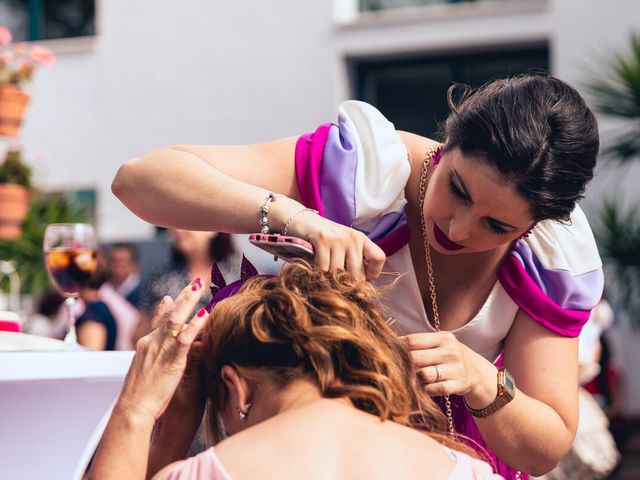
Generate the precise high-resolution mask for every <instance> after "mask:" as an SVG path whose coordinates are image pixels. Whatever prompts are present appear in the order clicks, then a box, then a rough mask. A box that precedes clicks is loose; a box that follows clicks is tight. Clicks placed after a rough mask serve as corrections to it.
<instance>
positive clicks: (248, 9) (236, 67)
mask: <svg viewBox="0 0 640 480" xmlns="http://www.w3.org/2000/svg"><path fill="white" fill-rule="evenodd" d="M100 6H101V9H100V10H101V12H100V13H101V15H100V19H99V30H100V36H99V37H98V39H97V44H96V46H95V48H93V49H88V50H87V51H82V52H76V53H62V54H60V55H59V58H58V65H56V67H55V68H53V69H51V70H45V69H41V70H40V71H39V72H38V74H37V79H36V82H35V84H34V89H33V90H34V92H33V101H32V103H31V105H30V106H29V112H28V117H27V120H26V125H25V128H24V135H23V142H24V145H25V149H26V151H27V152H28V153H31V154H32V156H36V155H37V154H38V153H39V152H42V153H43V154H44V155H45V157H46V158H45V159H43V160H40V161H39V162H38V164H37V165H36V168H37V170H38V175H39V176H40V179H41V181H42V182H43V183H44V184H45V185H46V186H47V187H49V188H56V187H60V186H66V185H69V184H72V185H82V186H86V185H89V186H96V187H97V188H98V190H99V196H100V198H99V202H100V203H99V229H100V235H101V237H102V238H103V239H112V238H124V237H127V238H140V237H145V236H148V235H150V232H151V230H150V228H149V226H147V225H146V224H144V223H143V222H141V221H140V220H138V219H137V218H136V217H134V216H133V215H131V214H130V213H129V212H128V211H127V210H126V209H125V208H124V207H123V206H122V205H121V204H120V203H119V202H118V201H117V200H116V199H115V198H114V197H113V196H112V195H111V192H110V188H109V184H110V180H111V179H112V178H113V175H114V173H115V171H116V169H117V167H118V165H119V164H120V163H122V162H123V161H124V160H126V159H128V158H130V157H133V156H136V155H139V154H141V153H144V152H146V151H148V150H150V149H153V148H156V147H159V146H163V145H167V144H172V143H246V142H257V141H261V140H266V139H270V138H274V137H280V136H287V135H293V134H296V133H299V132H301V131H303V130H305V129H308V128H312V127H313V126H314V125H315V124H316V123H318V122H320V121H321V120H323V119H326V118H330V117H333V110H334V108H333V106H334V105H335V103H336V99H335V98H334V96H333V92H334V90H335V88H334V87H333V86H332V85H331V84H330V82H331V78H332V77H331V69H332V67H333V64H332V63H331V50H330V49H329V48H328V46H327V45H328V40H329V37H330V34H331V28H332V27H331V9H330V8H329V7H330V6H329V5H328V4H326V5H325V3H324V2H306V7H305V8H304V9H301V8H300V6H299V2H297V1H295V0H286V1H285V0H278V1H277V2H263V1H255V0H254V1H245V2H233V1H230V0H229V1H221V0H218V1H210V0H191V1H189V2H173V1H167V0H164V1H153V0H135V1H125V0H109V1H104V0H103V1H101V2H100ZM292 13H293V15H292Z"/></svg>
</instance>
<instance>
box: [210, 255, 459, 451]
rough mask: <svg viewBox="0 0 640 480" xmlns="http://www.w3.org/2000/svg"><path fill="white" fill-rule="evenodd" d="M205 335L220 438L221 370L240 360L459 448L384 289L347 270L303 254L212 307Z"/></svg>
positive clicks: (256, 373) (213, 429)
mask: <svg viewBox="0 0 640 480" xmlns="http://www.w3.org/2000/svg"><path fill="white" fill-rule="evenodd" d="M203 342H204V347H205V348H204V352H206V353H205V358H204V359H203V365H204V369H205V376H206V380H205V381H206V384H207V386H208V405H207V424H208V425H207V427H208V428H209V429H210V434H211V436H212V437H213V441H214V442H218V441H220V440H221V439H222V438H223V432H222V431H221V426H220V424H219V422H218V419H217V415H216V412H219V411H220V410H221V409H222V408H223V406H224V405H225V402H226V400H227V391H226V388H225V387H224V383H223V381H222V379H221V376H220V371H221V369H222V367H223V366H224V365H233V366H234V367H236V368H237V369H238V370H239V371H240V372H241V373H242V374H243V375H245V376H246V377H247V378H249V379H252V378H254V379H255V378H264V377H263V375H266V378H268V380H269V381H271V382H273V384H274V385H275V386H276V387H277V388H284V387H286V386H287V385H288V384H290V383H291V382H292V381H293V380H296V379H306V380H309V381H311V382H313V383H314V384H315V385H317V387H318V388H319V389H320V392H321V395H322V396H323V397H326V398H341V397H346V398H349V399H350V400H351V402H352V404H353V405H354V406H355V407H356V408H358V409H360V410H363V411H365V412H368V413H371V414H373V415H376V416H378V417H380V419H381V420H391V421H393V422H396V423H399V424H401V425H406V426H411V427H414V428H418V429H420V430H422V431H424V432H426V433H428V434H429V435H430V436H432V437H435V438H437V439H438V440H439V441H441V442H442V443H445V444H448V445H450V446H453V447H454V448H461V446H460V445H459V444H457V443H454V442H453V441H451V440H450V439H449V438H448V437H447V435H446V432H447V422H446V418H445V416H444V415H443V413H442V412H441V410H440V409H439V408H438V407H437V406H436V404H435V403H434V402H433V400H431V399H430V398H429V397H428V396H426V395H425V394H424V393H423V392H422V391H421V389H420V386H419V383H418V379H417V377H416V374H415V371H416V370H415V367H414V364H413V362H412V359H411V355H410V353H409V351H408V349H407V347H406V345H405V343H404V342H403V341H402V339H400V338H399V337H398V336H397V335H396V333H395V332H393V330H392V329H391V327H390V326H389V322H388V318H387V317H386V316H385V315H384V313H383V309H382V307H381V304H380V302H379V295H378V292H377V291H376V289H375V288H374V287H373V286H372V285H371V284H370V283H368V282H365V281H358V280H355V279H354V277H353V276H352V275H350V274H349V273H347V272H345V271H337V272H332V273H327V272H321V271H319V270H317V269H315V268H313V267H311V266H309V265H308V264H305V263H302V262H300V263H292V264H288V265H286V266H285V267H284V268H283V269H282V271H281V273H280V274H279V275H278V276H277V277H273V278H264V277H256V278H253V279H251V280H249V281H248V282H247V283H246V284H245V285H244V286H243V287H242V289H241V290H240V291H239V292H238V293H237V294H236V295H234V296H232V297H230V298H227V299H225V300H223V301H221V302H220V303H218V304H217V305H216V306H215V308H214V309H213V311H212V314H211V317H210V320H209V322H208V324H207V325H206V327H205V328H204V331H203ZM462 449H463V450H465V451H467V449H466V448H464V447H462Z"/></svg>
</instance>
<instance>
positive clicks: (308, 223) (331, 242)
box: [288, 212, 386, 281]
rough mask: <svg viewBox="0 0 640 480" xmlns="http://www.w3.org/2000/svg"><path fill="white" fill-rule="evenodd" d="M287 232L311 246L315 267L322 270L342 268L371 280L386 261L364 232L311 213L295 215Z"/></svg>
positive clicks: (360, 277) (361, 277)
mask: <svg viewBox="0 0 640 480" xmlns="http://www.w3.org/2000/svg"><path fill="white" fill-rule="evenodd" d="M288 231H289V233H290V234H291V235H295V236H297V237H300V238H304V239H306V240H307V241H309V242H311V243H312V244H313V247H314V249H315V252H316V256H315V264H316V266H317V267H318V268H320V269H321V270H325V271H328V270H329V271H332V270H336V269H340V268H342V269H345V270H347V271H348V272H349V273H351V274H352V275H354V276H355V277H356V278H358V279H366V280H369V281H372V280H375V279H376V278H378V276H379V275H380V272H381V271H382V266H383V265H384V262H385V260H386V256H385V254H384V252H383V251H382V249H381V248H380V247H379V246H378V245H376V244H375V243H374V242H373V241H372V240H371V239H369V237H367V236H366V235H365V234H364V233H362V232H359V231H357V230H355V229H353V228H350V227H345V226H344V225H340V224H339V223H336V222H333V221H331V220H328V219H326V218H323V217H321V216H320V215H317V214H313V213H311V212H305V213H303V214H300V215H297V216H296V217H295V218H294V219H293V221H292V222H291V224H290V226H289V228H288Z"/></svg>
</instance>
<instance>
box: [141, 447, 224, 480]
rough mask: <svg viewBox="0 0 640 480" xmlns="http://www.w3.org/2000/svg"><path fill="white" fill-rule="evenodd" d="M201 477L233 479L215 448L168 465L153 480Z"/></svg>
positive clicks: (216, 479)
mask: <svg viewBox="0 0 640 480" xmlns="http://www.w3.org/2000/svg"><path fill="white" fill-rule="evenodd" d="M200 478H207V479H210V480H230V479H231V477H230V476H229V474H228V473H227V471H226V470H225V468H224V467H223V465H222V463H221V462H220V460H219V459H218V457H217V455H216V453H215V451H214V449H213V448H208V449H207V450H205V451H204V452H201V453H199V454H198V455H196V456H195V457H190V458H188V459H186V460H181V461H178V462H174V463H172V464H170V465H167V466H166V467H165V468H163V469H162V470H160V471H159V472H158V473H157V474H156V475H155V476H154V477H153V480H197V479H200Z"/></svg>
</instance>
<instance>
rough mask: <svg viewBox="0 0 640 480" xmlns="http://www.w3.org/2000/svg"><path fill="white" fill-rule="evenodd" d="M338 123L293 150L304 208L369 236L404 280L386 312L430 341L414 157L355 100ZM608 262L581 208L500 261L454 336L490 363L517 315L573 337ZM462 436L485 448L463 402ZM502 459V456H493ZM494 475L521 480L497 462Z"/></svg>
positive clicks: (403, 330)
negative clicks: (417, 239) (420, 271)
mask: <svg viewBox="0 0 640 480" xmlns="http://www.w3.org/2000/svg"><path fill="white" fill-rule="evenodd" d="M338 112H339V115H338V123H337V124H331V123H327V124H323V125H320V126H319V127H318V128H317V129H316V130H315V132H313V133H308V134H305V135H302V136H301V137H300V138H299V139H298V142H297V144H296V153H295V155H296V158H295V165H296V177H297V182H298V187H299V190H300V194H301V196H302V200H303V202H304V204H305V205H306V206H307V207H310V208H314V209H316V210H318V211H319V212H320V214H321V215H323V216H325V217H327V218H329V219H331V220H333V221H335V222H338V223H341V224H343V225H347V226H350V227H353V228H355V229H357V230H360V231H361V232H364V233H365V234H367V235H368V236H369V237H370V238H371V239H372V240H374V241H375V242H376V243H377V244H378V245H379V246H380V247H381V248H382V250H384V252H385V253H386V255H387V260H386V263H385V266H384V270H387V271H397V272H401V273H404V275H402V276H401V277H400V279H399V280H398V283H397V285H396V287H395V288H393V289H392V290H390V291H389V292H388V293H386V297H385V305H386V306H387V307H388V308H389V310H390V314H391V315H392V316H393V317H394V318H395V319H396V321H395V323H394V324H393V327H394V329H395V330H396V331H397V332H398V333H399V334H400V335H406V334H409V333H419V332H433V331H434V328H433V326H432V325H431V323H429V320H428V319H427V315H426V313H425V309H424V305H423V302H422V297H421V295H420V289H419V288H418V283H417V280H416V276H415V272H414V270H413V264H412V262H411V254H410V252H409V245H408V242H409V228H408V225H407V219H406V214H405V206H406V203H407V202H406V199H405V195H404V189H405V185H406V184H407V181H408V179H409V174H410V165H409V156H408V152H407V149H406V147H405V145H404V143H403V142H402V140H401V138H400V136H399V135H398V133H397V131H396V130H395V128H394V126H393V124H392V123H391V122H389V121H388V120H387V119H386V118H385V117H384V116H383V115H382V114H381V113H380V112H379V111H378V110H376V109H375V108H374V107H373V106H371V105H368V104H366V103H363V102H357V101H348V102H344V103H342V104H341V106H340V108H339V111H338ZM603 283H604V277H603V272H602V263H601V260H600V256H599V255H598V250H597V248H596V243H595V240H594V237H593V233H592V231H591V228H590V227H589V223H588V222H587V219H586V217H585V215H584V213H583V212H582V210H581V209H580V208H579V207H576V208H575V210H574V211H573V213H572V214H571V221H570V222H568V223H567V224H561V223H558V222H553V221H542V222H539V223H538V224H536V226H535V228H534V229H533V231H532V233H531V234H530V235H529V237H528V238H523V239H521V240H518V241H517V242H516V243H515V244H514V247H513V249H512V251H511V254H510V255H509V256H508V257H507V259H506V260H505V261H504V262H503V264H502V266H501V267H500V270H499V272H498V279H497V281H496V283H495V285H494V286H493V289H492V290H491V293H490V294H489V296H488V298H487V300H486V302H485V303H484V305H483V306H482V308H481V309H480V311H479V312H478V314H477V315H476V316H475V317H474V318H472V319H471V320H470V321H469V322H468V323H467V324H465V325H464V326H462V327H460V328H458V329H456V330H454V331H453V333H454V334H455V335H456V337H457V338H458V340H460V341H461V342H463V343H464V344H466V345H467V346H469V347H470V348H472V349H473V350H474V351H476V352H478V353H479V354H481V355H482V356H484V357H485V358H486V359H488V360H490V361H491V362H495V361H497V360H498V359H499V357H500V353H501V351H502V344H503V341H504V339H505V337H506V336H507V334H508V332H509V329H510V328H511V325H512V324H513V322H514V320H515V317H516V313H517V312H518V310H520V309H521V310H523V311H524V312H526V313H527V314H528V315H529V316H530V317H531V318H532V319H533V320H535V321H536V322H538V323H540V324H541V325H543V326H544V327H546V328H548V329H549V330H552V331H553V332H556V333H558V334H560V335H565V336H568V337H576V336H578V334H579V333H580V330H581V329H582V326H583V325H584V324H585V322H586V321H587V320H588V318H589V313H590V311H591V309H592V308H593V307H594V306H595V305H596V304H597V303H598V301H599V300H600V297H601V295H602V290H603ZM452 401H453V409H454V420H455V423H456V429H457V431H458V432H460V433H463V434H465V435H467V436H469V437H471V438H473V439H476V440H478V441H479V442H480V443H481V445H482V446H484V447H485V448H486V445H485V444H484V442H483V441H482V437H481V435H480V433H479V431H478V429H477V427H476V425H475V423H474V421H473V417H471V415H470V414H469V413H468V412H467V410H466V409H465V408H464V405H463V403H462V399H461V398H459V397H456V396H454V397H452ZM493 458H494V459H495V456H494V457H493ZM495 460H496V462H495V463H496V472H497V473H500V474H502V475H503V476H505V477H506V478H514V475H515V472H514V471H512V470H510V469H509V467H507V466H506V465H505V464H503V463H502V462H501V461H500V460H499V459H495Z"/></svg>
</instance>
